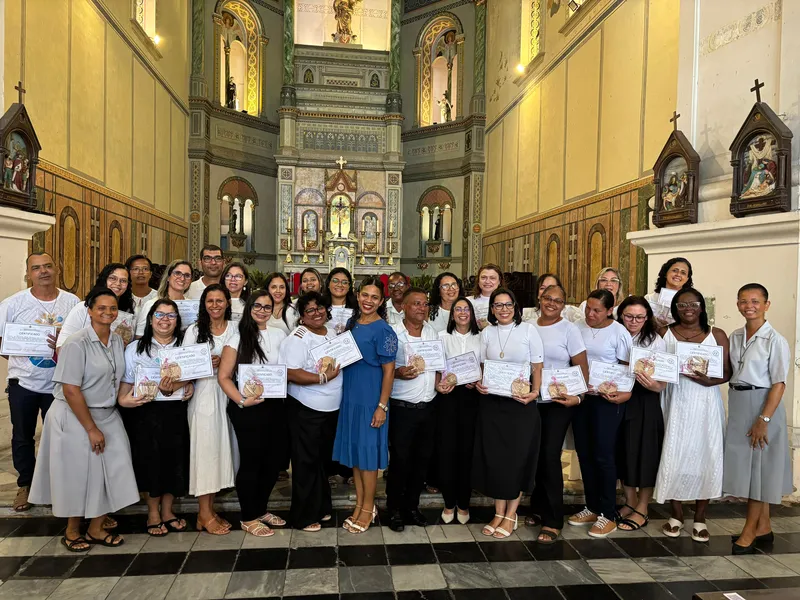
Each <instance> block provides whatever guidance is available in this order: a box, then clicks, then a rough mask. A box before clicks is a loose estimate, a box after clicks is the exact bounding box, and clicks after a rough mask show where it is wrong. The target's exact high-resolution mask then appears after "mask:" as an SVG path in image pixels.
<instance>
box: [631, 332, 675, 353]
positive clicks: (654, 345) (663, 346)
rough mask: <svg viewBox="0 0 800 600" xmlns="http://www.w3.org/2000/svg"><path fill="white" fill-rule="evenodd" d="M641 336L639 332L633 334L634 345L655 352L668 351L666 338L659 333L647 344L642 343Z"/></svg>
mask: <svg viewBox="0 0 800 600" xmlns="http://www.w3.org/2000/svg"><path fill="white" fill-rule="evenodd" d="M639 338H640V336H639V334H638V333H637V334H636V335H635V336H633V338H632V341H633V346H634V347H636V348H646V349H647V350H652V351H653V352H666V351H667V343H666V342H665V341H664V338H662V337H661V336H660V335H658V334H656V337H655V338H653V341H651V342H650V343H649V344H647V345H645V344H642V343H641V340H640V339H639Z"/></svg>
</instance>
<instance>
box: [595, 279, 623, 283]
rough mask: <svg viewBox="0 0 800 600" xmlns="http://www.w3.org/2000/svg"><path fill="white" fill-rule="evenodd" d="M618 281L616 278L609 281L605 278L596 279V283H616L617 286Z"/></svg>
mask: <svg viewBox="0 0 800 600" xmlns="http://www.w3.org/2000/svg"><path fill="white" fill-rule="evenodd" d="M619 282H620V280H619V278H618V277H612V278H611V279H606V278H605V277H603V278H601V279H598V280H597V283H616V284H619Z"/></svg>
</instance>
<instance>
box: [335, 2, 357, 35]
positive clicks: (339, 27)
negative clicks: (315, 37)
mask: <svg viewBox="0 0 800 600" xmlns="http://www.w3.org/2000/svg"><path fill="white" fill-rule="evenodd" d="M359 2H361V0H333V14H334V16H335V18H336V33H334V34H332V37H333V41H334V42H338V43H340V44H349V43H350V42H351V41H352V40H355V39H356V37H358V36H356V35H355V34H354V33H353V29H352V25H353V12H355V8H356V4H358V3H359Z"/></svg>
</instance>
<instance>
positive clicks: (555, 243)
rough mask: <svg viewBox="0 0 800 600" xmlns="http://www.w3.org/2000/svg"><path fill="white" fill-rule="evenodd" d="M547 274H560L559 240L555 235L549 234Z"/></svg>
mask: <svg viewBox="0 0 800 600" xmlns="http://www.w3.org/2000/svg"><path fill="white" fill-rule="evenodd" d="M546 256H547V259H546V260H547V272H548V273H560V272H561V238H560V237H558V234H557V233H551V234H550V237H549V238H548V239H547V255H546Z"/></svg>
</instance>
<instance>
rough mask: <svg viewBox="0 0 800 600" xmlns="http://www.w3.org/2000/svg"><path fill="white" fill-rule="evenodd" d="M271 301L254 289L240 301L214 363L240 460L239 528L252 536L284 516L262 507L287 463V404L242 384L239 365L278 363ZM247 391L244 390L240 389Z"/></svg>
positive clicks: (279, 335)
mask: <svg viewBox="0 0 800 600" xmlns="http://www.w3.org/2000/svg"><path fill="white" fill-rule="evenodd" d="M274 306H275V302H274V300H273V299H272V296H270V294H269V292H267V291H265V290H256V291H254V292H253V293H252V294H250V298H248V300H247V304H246V305H245V310H244V314H243V315H242V320H241V321H239V333H238V335H234V336H232V337H231V338H229V339H228V341H226V342H225V349H224V350H223V352H222V360H221V361H220V365H219V384H220V386H221V387H222V390H223V393H224V394H225V395H226V396H227V398H228V399H229V401H228V402H227V410H228V416H229V417H230V420H231V423H232V424H233V429H234V431H236V441H237V443H238V444H239V455H240V457H241V458H240V460H241V463H240V465H239V471H238V472H237V473H236V493H237V494H238V496H239V505H240V506H241V509H242V520H241V527H242V529H243V530H244V531H246V532H247V533H249V534H251V535H254V536H256V537H269V536H271V535H273V534H274V533H275V532H274V531H273V530H272V529H271V527H282V526H284V525H286V521H284V520H283V519H281V518H280V517H279V516H277V515H273V514H272V513H270V512H267V504H268V503H269V495H270V494H271V493H272V488H274V487H275V482H276V481H277V480H278V471H280V469H281V468H282V467H283V465H284V464H285V463H286V462H288V456H287V454H288V452H287V449H288V447H289V439H288V434H287V433H286V426H287V423H286V408H285V406H284V403H283V398H276V397H270V398H266V399H265V398H262V397H261V396H262V395H265V394H264V392H266V391H268V390H265V389H264V386H263V385H262V386H260V387H261V390H260V391H261V392H262V393H261V394H259V393H258V392H259V390H258V389H257V387H256V389H253V388H250V389H248V385H243V386H242V390H243V391H242V392H240V391H239V378H238V374H239V367H240V366H247V365H264V364H275V365H277V364H278V349H279V347H280V345H281V343H282V342H283V340H284V339H286V335H285V334H284V333H283V331H281V330H280V329H278V328H277V327H268V326H267V322H268V321H269V319H270V316H271V315H272V312H273V309H274ZM243 392H246V393H249V394H250V395H246V394H245V393H243Z"/></svg>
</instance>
